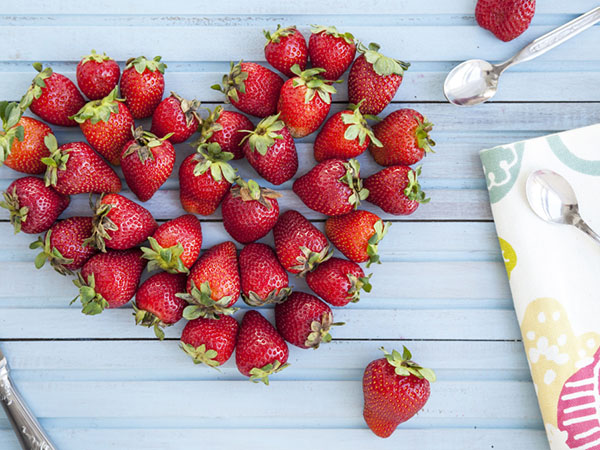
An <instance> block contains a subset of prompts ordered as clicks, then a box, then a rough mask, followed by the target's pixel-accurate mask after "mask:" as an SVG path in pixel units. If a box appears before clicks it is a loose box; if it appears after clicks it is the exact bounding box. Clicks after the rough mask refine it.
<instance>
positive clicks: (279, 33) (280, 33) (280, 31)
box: [263, 25, 296, 47]
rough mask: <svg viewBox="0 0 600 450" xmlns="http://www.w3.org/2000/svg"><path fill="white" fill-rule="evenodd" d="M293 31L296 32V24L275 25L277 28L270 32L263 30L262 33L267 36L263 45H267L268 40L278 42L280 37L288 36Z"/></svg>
mask: <svg viewBox="0 0 600 450" xmlns="http://www.w3.org/2000/svg"><path fill="white" fill-rule="evenodd" d="M294 33H296V25H292V26H290V27H285V28H281V25H277V29H276V30H275V31H274V32H273V33H271V32H270V31H269V30H263V34H264V35H265V37H266V38H267V42H266V43H265V47H266V46H267V45H269V43H270V42H273V43H275V44H278V43H279V41H280V40H281V38H282V37H285V36H290V35H292V34H294Z"/></svg>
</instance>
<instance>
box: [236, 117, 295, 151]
mask: <svg viewBox="0 0 600 450" xmlns="http://www.w3.org/2000/svg"><path fill="white" fill-rule="evenodd" d="M279 114H280V113H277V114H274V115H272V116H269V117H265V118H264V119H263V120H261V121H260V122H259V123H258V125H256V128H255V129H254V130H241V131H243V132H246V133H247V134H246V136H244V139H242V141H241V142H240V144H241V143H243V142H244V141H245V140H246V139H247V140H248V145H249V146H250V150H252V151H253V152H254V151H256V152H258V153H260V154H261V155H262V156H265V155H266V154H267V151H268V150H269V149H270V148H271V147H272V146H273V145H274V144H275V139H283V135H282V134H281V130H283V128H284V127H285V123H283V120H279Z"/></svg>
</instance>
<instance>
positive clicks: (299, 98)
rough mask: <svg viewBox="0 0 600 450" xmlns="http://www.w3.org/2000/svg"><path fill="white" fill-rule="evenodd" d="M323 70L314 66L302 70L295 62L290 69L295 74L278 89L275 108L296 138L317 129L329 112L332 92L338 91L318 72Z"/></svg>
mask: <svg viewBox="0 0 600 450" xmlns="http://www.w3.org/2000/svg"><path fill="white" fill-rule="evenodd" d="M324 71H325V69H321V68H313V69H308V70H305V71H304V72H301V71H300V67H298V66H297V65H295V66H294V67H292V72H293V73H294V74H296V76H295V77H294V78H290V79H289V80H287V81H286V82H285V83H284V84H283V87H282V88H281V94H280V96H279V102H278V103H277V111H278V112H279V114H280V118H281V120H283V122H284V123H285V124H286V125H287V127H288V128H289V130H290V133H291V134H292V136H293V137H295V138H300V137H304V136H307V135H309V134H311V133H313V132H315V131H317V128H319V127H320V126H321V124H322V123H323V121H324V120H325V118H326V117H327V114H328V113H329V109H330V108H331V94H335V93H336V92H337V91H336V90H335V88H334V87H333V86H332V85H331V83H332V82H331V81H328V80H325V79H324V78H323V77H322V76H321V75H320V74H322V73H323V72H324ZM309 86H310V87H309Z"/></svg>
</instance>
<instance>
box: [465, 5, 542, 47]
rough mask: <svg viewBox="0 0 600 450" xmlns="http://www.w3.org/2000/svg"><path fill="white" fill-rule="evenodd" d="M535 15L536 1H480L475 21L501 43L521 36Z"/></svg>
mask: <svg viewBox="0 0 600 450" xmlns="http://www.w3.org/2000/svg"><path fill="white" fill-rule="evenodd" d="M534 14H535V0H478V1H477V6H476V7H475V19H477V23H478V24H479V26H480V27H481V28H485V29H486V30H490V31H491V32H492V33H494V35H495V36H496V37H497V38H498V39H500V40H501V41H504V42H508V41H512V40H513V39H515V38H517V37H519V36H521V34H523V33H524V32H525V30H527V28H529V24H530V23H531V19H533V16H534Z"/></svg>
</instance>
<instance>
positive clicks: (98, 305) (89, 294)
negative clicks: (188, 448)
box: [71, 272, 109, 316]
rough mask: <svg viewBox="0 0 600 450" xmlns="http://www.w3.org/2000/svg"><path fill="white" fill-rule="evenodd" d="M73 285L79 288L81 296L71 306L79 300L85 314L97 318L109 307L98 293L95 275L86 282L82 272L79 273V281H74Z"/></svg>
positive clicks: (90, 276)
mask: <svg viewBox="0 0 600 450" xmlns="http://www.w3.org/2000/svg"><path fill="white" fill-rule="evenodd" d="M73 284H74V285H75V286H77V287H78V288H79V295H78V296H77V297H75V298H74V299H73V300H71V305H72V304H73V303H75V302H76V301H77V299H79V300H80V301H81V304H82V305H83V308H82V309H81V312H82V313H83V314H87V315H88V316H95V315H96V314H100V313H101V312H102V311H104V310H105V309H106V308H108V307H109V304H108V302H107V301H106V299H105V298H104V297H102V295H101V294H99V293H98V292H96V281H95V279H94V274H93V273H92V274H90V275H88V278H87V281H86V280H85V279H84V278H83V275H81V272H79V273H78V274H77V279H75V280H73Z"/></svg>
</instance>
